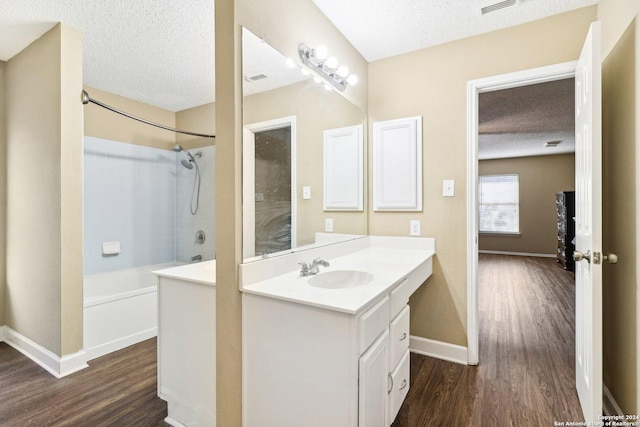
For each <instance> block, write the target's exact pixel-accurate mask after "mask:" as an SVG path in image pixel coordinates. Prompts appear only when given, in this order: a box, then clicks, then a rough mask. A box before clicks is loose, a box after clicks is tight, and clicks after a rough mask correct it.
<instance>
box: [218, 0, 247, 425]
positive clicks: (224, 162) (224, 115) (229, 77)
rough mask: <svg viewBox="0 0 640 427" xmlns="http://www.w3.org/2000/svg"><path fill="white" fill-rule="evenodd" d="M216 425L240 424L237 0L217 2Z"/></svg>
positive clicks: (240, 212) (240, 177) (240, 85)
mask: <svg viewBox="0 0 640 427" xmlns="http://www.w3.org/2000/svg"><path fill="white" fill-rule="evenodd" d="M215 43H216V57H215V60H216V77H215V79H216V109H215V114H216V128H217V129H216V142H217V144H216V182H217V183H218V184H219V185H218V186H217V188H216V324H217V325H224V327H218V328H217V330H216V408H217V410H216V424H217V425H219V426H230V427H231V426H233V427H236V426H237V427H240V426H241V425H242V299H241V298H240V291H239V288H238V265H239V263H240V262H241V260H242V65H241V58H242V55H241V50H240V46H241V43H242V37H241V28H240V26H239V25H238V16H237V15H236V0H216V2H215Z"/></svg>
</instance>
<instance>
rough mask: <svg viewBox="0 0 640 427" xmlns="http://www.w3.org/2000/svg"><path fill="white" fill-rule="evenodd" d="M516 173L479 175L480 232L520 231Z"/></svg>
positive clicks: (514, 232) (502, 232)
mask: <svg viewBox="0 0 640 427" xmlns="http://www.w3.org/2000/svg"><path fill="white" fill-rule="evenodd" d="M518 190H519V183H518V175H515V174H513V175H484V176H480V182H479V188H478V201H479V204H480V232H481V233H497V234H516V233H519V232H520V221H519V216H520V214H519V199H520V197H519V191H518Z"/></svg>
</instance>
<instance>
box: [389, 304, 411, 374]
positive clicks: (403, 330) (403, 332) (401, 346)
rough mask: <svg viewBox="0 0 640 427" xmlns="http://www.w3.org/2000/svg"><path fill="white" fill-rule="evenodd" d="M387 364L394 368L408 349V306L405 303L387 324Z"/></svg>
mask: <svg viewBox="0 0 640 427" xmlns="http://www.w3.org/2000/svg"><path fill="white" fill-rule="evenodd" d="M389 337H390V341H391V342H390V351H389V355H390V357H389V362H390V363H389V366H390V367H391V369H394V368H395V367H396V366H397V365H398V363H399V362H400V359H402V356H403V355H404V353H405V352H406V351H407V350H408V349H409V306H408V305H405V306H404V308H403V309H402V311H401V312H400V314H398V315H397V316H396V317H395V318H394V319H393V320H392V321H391V324H390V325H389Z"/></svg>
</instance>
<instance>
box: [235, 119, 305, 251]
mask: <svg viewBox="0 0 640 427" xmlns="http://www.w3.org/2000/svg"><path fill="white" fill-rule="evenodd" d="M294 159H295V117H293V116H291V117H284V118H281V119H275V120H270V121H267V122H261V123H254V124H251V125H247V126H245V128H244V135H243V173H242V174H243V184H242V186H243V258H244V259H246V258H252V257H256V256H266V255H268V254H273V253H277V252H282V251H288V250H290V249H292V248H294V247H295V246H296V228H295V225H296V185H295V182H296V180H295V161H294Z"/></svg>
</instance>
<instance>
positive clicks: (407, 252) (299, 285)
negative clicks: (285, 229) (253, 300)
mask: <svg viewBox="0 0 640 427" xmlns="http://www.w3.org/2000/svg"><path fill="white" fill-rule="evenodd" d="M433 255H435V250H434V249H432V248H425V249H417V248H410V249H403V248H397V247H395V248H389V247H368V248H364V249H361V250H359V251H356V252H353V253H350V254H347V255H344V256H340V257H337V258H335V259H331V258H326V259H327V260H328V261H329V262H330V264H331V265H330V266H329V267H322V266H321V267H320V273H318V274H319V275H321V274H322V273H324V272H327V271H335V270H359V271H365V272H368V273H370V274H372V275H373V280H372V281H371V282H370V283H367V284H366V285H362V286H357V287H352V288H344V289H342V288H341V289H325V288H319V287H315V286H311V285H309V284H308V280H309V279H310V278H312V277H314V276H308V277H300V272H299V270H297V271H295V272H289V273H286V274H282V275H278V276H275V277H272V278H269V279H266V280H262V281H259V282H256V283H252V284H248V285H244V286H243V287H242V291H243V292H245V293H249V294H255V295H262V296H268V297H272V298H277V299H282V300H286V301H292V302H297V303H301V304H307V305H312V306H315V307H320V308H326V309H330V310H334V311H340V312H344V313H348V314H357V313H359V312H360V311H362V310H363V309H365V308H368V307H369V306H371V305H372V304H374V303H375V302H376V301H377V300H378V299H380V298H382V297H383V295H385V294H386V293H388V292H389V290H390V289H391V288H392V287H393V286H394V285H395V284H396V283H397V282H398V281H400V280H401V279H402V278H404V277H405V276H406V275H407V274H409V273H410V272H411V271H413V270H414V269H415V268H417V267H418V266H420V265H421V264H423V263H425V262H427V261H428V260H429V259H430V258H432V257H433Z"/></svg>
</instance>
